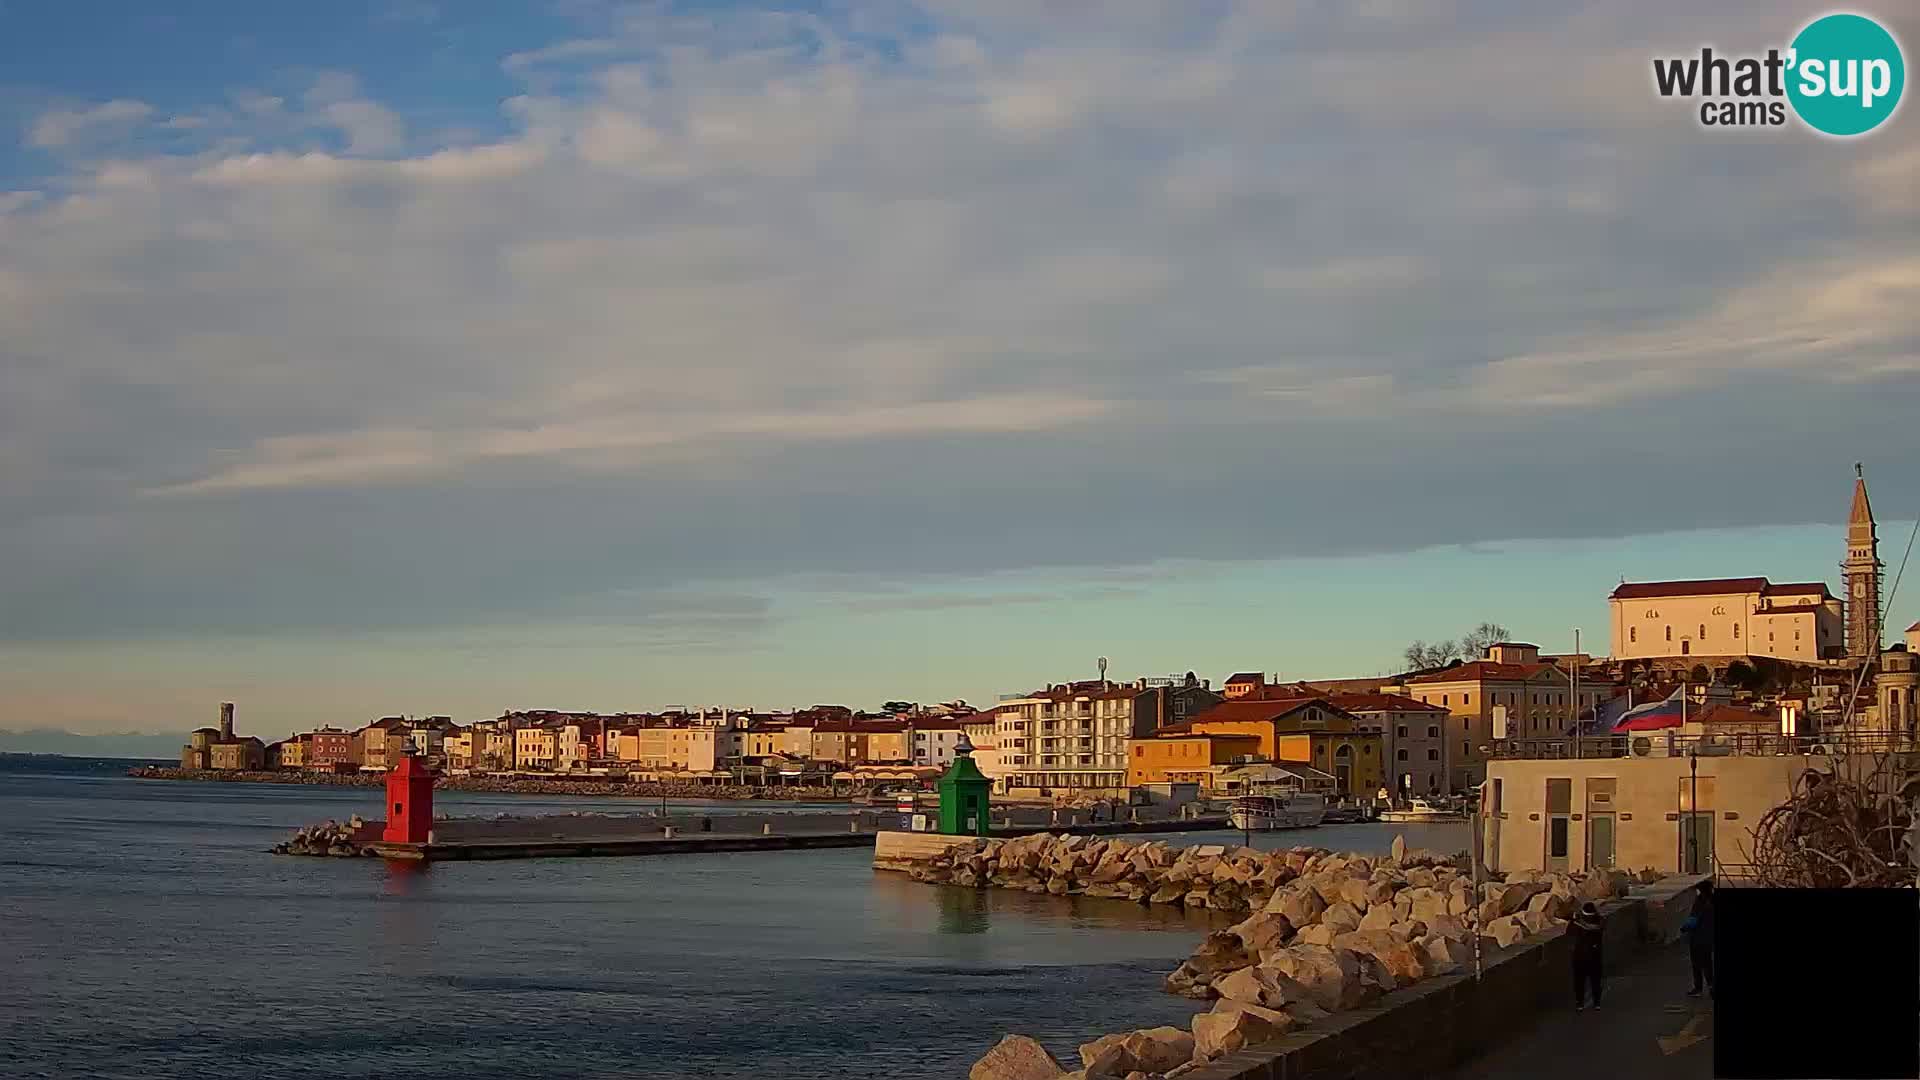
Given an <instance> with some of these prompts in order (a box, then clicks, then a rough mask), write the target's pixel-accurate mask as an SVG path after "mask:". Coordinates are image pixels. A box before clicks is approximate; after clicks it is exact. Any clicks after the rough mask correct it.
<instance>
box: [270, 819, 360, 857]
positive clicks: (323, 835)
mask: <svg viewBox="0 0 1920 1080" xmlns="http://www.w3.org/2000/svg"><path fill="white" fill-rule="evenodd" d="M371 839H373V836H372V835H371V830H370V829H369V828H368V827H367V823H366V822H365V821H364V820H362V819H361V817H360V815H358V814H355V815H354V816H353V817H351V818H349V819H347V821H346V822H345V823H344V824H343V823H341V822H338V821H323V822H321V823H320V824H318V825H308V826H306V827H305V828H302V829H301V830H300V831H298V832H296V833H294V834H293V836H292V837H291V838H289V839H287V840H286V841H283V842H282V843H278V844H275V845H273V848H272V851H273V853H274V854H275V855H318V856H332V857H334V858H340V859H352V858H371V857H372V856H374V855H375V854H377V853H376V852H375V851H374V850H373V848H371V847H368V846H367V844H366V843H365V842H366V841H368V840H371Z"/></svg>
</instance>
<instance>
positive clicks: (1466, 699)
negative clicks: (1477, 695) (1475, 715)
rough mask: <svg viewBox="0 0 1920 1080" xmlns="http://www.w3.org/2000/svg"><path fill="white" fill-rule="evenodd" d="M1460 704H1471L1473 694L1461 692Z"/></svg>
mask: <svg viewBox="0 0 1920 1080" xmlns="http://www.w3.org/2000/svg"><path fill="white" fill-rule="evenodd" d="M1460 704H1462V705H1471V704H1473V695H1472V694H1461V695H1460Z"/></svg>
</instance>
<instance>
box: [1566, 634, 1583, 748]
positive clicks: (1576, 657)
mask: <svg viewBox="0 0 1920 1080" xmlns="http://www.w3.org/2000/svg"><path fill="white" fill-rule="evenodd" d="M1567 677H1568V679H1569V680H1570V681H1571V682H1572V692H1571V696H1570V698H1569V701H1570V702H1571V708H1572V713H1573V756H1574V758H1575V759H1576V760H1578V759H1579V758H1583V757H1585V756H1586V753H1585V750H1586V739H1585V738H1584V737H1583V736H1582V735H1581V732H1580V628H1579V627H1577V626H1576V627H1574V628H1573V667H1572V670H1570V671H1569V672H1568V673H1567Z"/></svg>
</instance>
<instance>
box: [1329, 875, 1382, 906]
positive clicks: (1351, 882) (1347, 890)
mask: <svg viewBox="0 0 1920 1080" xmlns="http://www.w3.org/2000/svg"><path fill="white" fill-rule="evenodd" d="M1372 887H1373V882H1371V881H1369V880H1368V879H1366V878H1363V877H1350V878H1348V879H1346V880H1345V881H1343V882H1341V883H1340V899H1341V900H1343V901H1345V902H1346V903H1347V905H1348V906H1349V907H1351V908H1353V910H1355V911H1358V912H1365V911H1366V910H1367V908H1368V907H1369V906H1370V905H1372V903H1373V895H1372ZM1387 900H1388V902H1389V903H1391V902H1392V900H1393V892H1392V890H1388V892H1387Z"/></svg>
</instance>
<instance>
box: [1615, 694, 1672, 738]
mask: <svg viewBox="0 0 1920 1080" xmlns="http://www.w3.org/2000/svg"><path fill="white" fill-rule="evenodd" d="M1686 716H1687V684H1686V683H1681V684H1680V688H1679V689H1677V690H1675V691H1674V692H1673V693H1671V694H1669V695H1667V698H1666V700H1664V701H1655V702H1653V703H1651V704H1647V705H1642V706H1640V707H1639V708H1636V709H1628V710H1627V711H1626V712H1625V713H1624V714H1622V715H1621V717H1620V720H1619V722H1618V723H1616V724H1614V725H1613V730H1615V731H1662V730H1665V729H1666V728H1677V727H1679V726H1680V725H1681V723H1682V722H1683V721H1685V720H1686Z"/></svg>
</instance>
